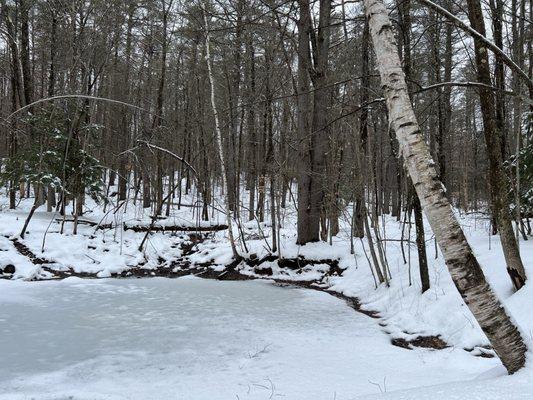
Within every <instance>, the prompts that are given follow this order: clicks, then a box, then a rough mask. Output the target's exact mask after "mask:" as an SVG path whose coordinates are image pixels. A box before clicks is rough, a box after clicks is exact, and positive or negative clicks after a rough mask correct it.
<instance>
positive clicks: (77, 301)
mask: <svg viewBox="0 0 533 400" xmlns="http://www.w3.org/2000/svg"><path fill="white" fill-rule="evenodd" d="M378 322H379V321H378V320H375V319H372V318H369V317H367V316H365V315H363V314H360V313H357V312H355V311H354V310H352V309H350V308H349V307H348V306H347V305H346V304H345V303H344V302H343V301H341V300H339V299H336V298H334V297H332V296H330V295H328V294H325V293H321V292H314V291H309V290H303V289H293V288H280V287H276V286H274V285H272V284H271V283H268V282H257V281H255V282H217V281H208V280H200V279H197V278H182V279H175V280H170V279H164V278H153V279H122V280H108V279H103V280H81V279H77V278H70V279H67V280H64V281H47V282H21V281H19V282H12V281H11V282H8V281H0V336H1V340H0V399H2V400H8V399H9V400H17V399H31V398H34V399H54V400H57V399H65V400H66V399H78V400H80V399H83V400H96V399H108V400H117V399H133V400H136V399H139V400H140V399H143V400H144V399H157V400H164V399H190V400H203V399H206V400H208V399H209V400H217V399H274V398H284V399H302V400H303V399H305V400H312V399H317V400H318V399H320V400H327V399H338V400H342V399H353V398H355V397H358V396H363V395H367V394H378V393H380V391H387V392H390V391H393V390H400V389H407V388H411V387H419V386H428V385H435V384H441V383H445V382H452V381H459V380H471V379H474V378H475V377H476V376H478V375H480V374H483V373H487V371H489V372H490V374H491V377H492V378H493V375H501V374H502V373H503V371H502V370H501V367H500V366H499V365H500V364H499V361H498V360H497V359H483V358H477V357H473V356H471V355H470V354H468V353H467V352H465V351H463V350H462V349H454V348H450V349H446V350H442V351H432V350H423V349H416V350H405V349H401V348H398V347H394V346H392V345H390V338H389V337H388V336H387V335H386V334H384V333H383V331H382V329H381V327H380V326H379V325H378ZM282 396H283V397H282ZM402 396H403V395H402ZM401 398H409V397H401ZM414 398H415V397H414Z"/></svg>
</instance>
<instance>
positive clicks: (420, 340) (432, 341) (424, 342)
mask: <svg viewBox="0 0 533 400" xmlns="http://www.w3.org/2000/svg"><path fill="white" fill-rule="evenodd" d="M391 343H392V344H393V345H394V346H398V347H402V348H404V349H410V350H411V349H412V348H413V347H424V348H427V349H436V350H442V349H445V348H447V347H450V346H448V344H447V343H446V342H445V341H444V340H442V338H441V337H440V336H438V335H437V336H417V337H416V338H415V339H410V340H407V339H403V338H394V339H392V340H391Z"/></svg>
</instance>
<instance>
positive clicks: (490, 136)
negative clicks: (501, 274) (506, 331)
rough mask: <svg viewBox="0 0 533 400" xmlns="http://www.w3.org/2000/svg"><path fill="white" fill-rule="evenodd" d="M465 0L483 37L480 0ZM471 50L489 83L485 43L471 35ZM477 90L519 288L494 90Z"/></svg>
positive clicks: (496, 207)
mask: <svg viewBox="0 0 533 400" xmlns="http://www.w3.org/2000/svg"><path fill="white" fill-rule="evenodd" d="M467 3H468V18H469V19H470V23H471V24H472V27H473V28H474V29H475V30H476V31H477V32H479V33H480V34H481V35H482V36H486V34H485V22H484V20H483V13H482V11H481V3H480V2H479V0H467ZM474 50H475V55H476V67H477V78H478V81H479V83H482V84H484V85H489V86H492V80H491V76H490V64H489V57H488V52H487V47H486V45H485V43H484V42H483V41H481V40H479V39H477V38H474ZM502 68H503V66H502ZM478 90H479V99H480V106H481V116H482V118H483V131H484V137H485V144H486V147H487V158H488V161H489V163H488V164H489V165H488V167H489V168H488V171H487V172H488V181H489V185H490V199H491V202H490V203H491V211H492V214H493V217H494V218H495V219H496V224H497V227H498V230H499V232H500V241H501V243H502V248H503V254H504V256H505V262H506V264H507V273H508V274H509V276H510V277H511V281H512V282H513V285H514V287H515V288H516V290H518V289H520V288H521V287H522V286H524V284H525V282H526V272H525V270H524V265H523V264H522V259H521V258H520V250H519V248H518V243H517V241H516V237H515V235H514V232H513V225H512V219H511V215H510V211H509V199H508V197H507V187H508V185H507V179H506V176H505V174H504V172H503V160H502V152H501V148H502V147H501V140H500V135H499V133H498V131H499V128H501V127H499V126H498V122H497V115H496V111H495V109H494V94H493V92H492V91H491V90H488V89H487V88H484V87H480V88H479V89H478Z"/></svg>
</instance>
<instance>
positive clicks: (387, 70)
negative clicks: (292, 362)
mask: <svg viewBox="0 0 533 400" xmlns="http://www.w3.org/2000/svg"><path fill="white" fill-rule="evenodd" d="M364 6H365V13H366V16H367V18H368V21H369V25H370V34H371V37H372V42H373V44H374V51H375V53H376V58H377V65H378V69H379V73H380V77H381V83H382V87H383V90H384V93H385V99H386V103H387V109H388V112H389V120H390V122H391V124H392V127H393V129H394V131H395V132H396V137H397V139H398V142H399V145H400V151H401V153H402V155H403V158H404V160H405V164H406V167H407V170H408V172H409V175H410V176H411V179H412V180H413V184H414V186H415V189H416V192H417V195H418V197H419V198H420V202H421V204H422V207H423V209H424V212H425V214H426V217H427V219H428V221H429V223H430V225H431V228H432V229H433V232H434V233H435V237H436V239H437V242H438V244H439V246H440V249H441V251H442V254H443V256H444V259H445V262H446V265H447V267H448V269H449V271H450V274H451V276H452V279H453V282H454V283H455V286H456V287H457V290H458V291H459V293H460V294H461V296H462V297H463V299H464V301H465V303H466V304H467V306H468V308H469V309H470V311H471V312H472V314H473V315H474V317H475V318H476V320H477V321H478V323H479V325H480V327H481V329H482V330H483V332H484V333H485V334H486V335H487V338H488V339H489V341H490V343H491V345H492V347H493V348H494V350H495V351H496V353H497V354H498V356H499V357H500V359H501V361H502V363H503V365H504V366H505V367H506V368H507V371H508V372H509V373H514V372H515V371H517V370H518V369H520V368H521V367H522V366H523V365H524V363H525V353H526V346H525V344H524V342H523V340H522V337H521V335H520V332H519V331H518V329H517V328H516V326H515V325H514V324H513V322H512V321H511V319H510V318H509V316H508V315H507V313H506V311H505V309H504V308H503V306H502V304H501V303H500V301H499V300H498V298H497V297H496V296H495V294H494V293H493V291H492V290H491V288H490V286H489V285H488V283H487V281H486V280H485V276H484V275H483V271H482V270H481V267H480V265H479V263H478V262H477V260H476V258H475V256H474V254H473V252H472V249H471V247H470V245H469V244H468V242H467V240H466V238H465V236H464V233H463V231H462V229H461V226H460V225H459V222H458V221H457V219H456V218H455V215H454V214H453V211H452V208H451V206H450V203H449V202H448V200H447V198H446V196H445V195H444V187H443V185H442V183H441V182H440V181H439V179H438V175H437V171H436V169H435V163H434V161H433V160H432V158H431V155H430V153H429V148H428V145H427V144H426V142H425V141H424V138H423V136H422V134H421V132H420V127H419V125H418V121H417V119H416V117H415V114H414V111H413V107H412V104H411V100H410V98H409V94H408V92H407V85H406V83H405V75H404V72H403V70H402V68H401V64H400V59H399V56H398V51H397V46H396V43H395V39H394V32H393V28H392V23H391V21H390V18H389V15H388V12H387V9H386V8H385V5H384V3H383V1H382V0H364Z"/></svg>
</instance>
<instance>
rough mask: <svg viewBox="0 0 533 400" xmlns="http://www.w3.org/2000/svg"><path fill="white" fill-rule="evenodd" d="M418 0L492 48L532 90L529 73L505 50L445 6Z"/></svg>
mask: <svg viewBox="0 0 533 400" xmlns="http://www.w3.org/2000/svg"><path fill="white" fill-rule="evenodd" d="M418 1H419V2H421V3H423V4H425V5H426V6H428V7H429V8H431V9H433V10H434V11H436V12H438V13H439V14H441V15H443V16H444V17H446V18H447V19H449V20H450V21H452V22H453V23H454V24H455V25H456V26H457V27H458V28H461V29H462V30H463V31H465V32H468V33H469V34H470V35H472V36H473V37H474V38H476V39H478V40H480V41H482V42H483V44H485V46H487V47H488V48H489V49H491V50H492V52H493V53H494V54H496V55H497V56H498V57H500V58H501V59H502V61H503V62H504V63H505V64H506V65H507V66H508V67H509V68H510V69H512V70H513V71H514V72H516V73H517V74H518V75H519V76H520V77H521V78H522V79H523V80H524V81H525V82H526V84H527V86H528V88H529V90H530V91H533V81H532V80H531V78H530V77H529V75H528V74H527V73H526V72H524V71H523V70H522V69H521V68H520V67H519V66H518V65H517V64H516V63H515V62H514V61H513V60H512V59H511V58H510V57H509V56H507V54H505V52H504V51H503V50H502V49H500V48H499V47H498V46H496V45H495V44H494V43H493V42H492V41H490V40H489V39H487V38H486V37H485V36H483V35H482V34H480V33H479V32H478V31H476V30H475V29H474V28H472V27H471V26H470V25H467V24H466V23H464V22H463V21H461V20H460V19H459V18H458V17H456V16H455V15H453V14H452V13H451V12H450V11H448V10H446V9H445V8H443V7H441V6H439V5H438V4H435V3H433V2H432V1H431V0H418Z"/></svg>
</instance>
